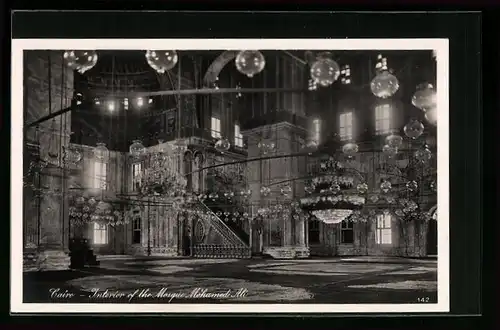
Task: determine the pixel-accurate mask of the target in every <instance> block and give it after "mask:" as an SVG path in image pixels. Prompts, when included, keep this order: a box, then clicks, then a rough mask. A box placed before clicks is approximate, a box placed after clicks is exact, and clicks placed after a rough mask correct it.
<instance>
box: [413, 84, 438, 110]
mask: <svg viewBox="0 0 500 330" xmlns="http://www.w3.org/2000/svg"><path fill="white" fill-rule="evenodd" d="M411 104H413V105H414V106H415V107H417V108H419V109H420V110H424V111H426V110H427V109H431V108H435V107H436V90H435V89H434V86H433V85H432V84H429V83H424V84H420V85H418V86H417V88H416V91H415V94H413V97H412V98H411Z"/></svg>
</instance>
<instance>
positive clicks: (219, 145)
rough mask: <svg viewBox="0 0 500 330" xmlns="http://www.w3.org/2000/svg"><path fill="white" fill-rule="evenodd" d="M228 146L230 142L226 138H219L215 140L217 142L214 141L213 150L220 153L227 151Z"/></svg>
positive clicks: (229, 146)
mask: <svg viewBox="0 0 500 330" xmlns="http://www.w3.org/2000/svg"><path fill="white" fill-rule="evenodd" d="M229 148H231V143H230V142H229V140H228V139H226V138H221V139H219V140H217V142H215V150H217V151H218V152H220V153H224V152H226V151H228V150H229Z"/></svg>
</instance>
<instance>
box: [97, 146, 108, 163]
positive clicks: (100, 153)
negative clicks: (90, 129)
mask: <svg viewBox="0 0 500 330" xmlns="http://www.w3.org/2000/svg"><path fill="white" fill-rule="evenodd" d="M108 153H109V150H108V148H106V144H105V143H102V142H99V143H97V145H96V147H95V148H94V157H95V158H96V159H98V160H105V159H107V157H108Z"/></svg>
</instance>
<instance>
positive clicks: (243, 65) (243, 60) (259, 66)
mask: <svg viewBox="0 0 500 330" xmlns="http://www.w3.org/2000/svg"><path fill="white" fill-rule="evenodd" d="M235 63H236V68H237V69H238V71H239V72H241V73H243V74H244V75H246V76H247V77H248V78H252V77H253V76H254V75H256V74H258V73H260V72H261V71H262V70H264V67H265V66H266V59H265V58H264V55H262V53H261V52H260V51H258V50H242V51H240V52H239V53H238V55H237V56H236V59H235Z"/></svg>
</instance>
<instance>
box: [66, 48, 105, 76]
mask: <svg viewBox="0 0 500 330" xmlns="http://www.w3.org/2000/svg"><path fill="white" fill-rule="evenodd" d="M63 57H64V61H65V63H66V65H67V66H68V67H69V68H71V69H72V70H76V71H78V72H79V73H82V74H83V73H85V72H86V71H88V70H90V69H92V68H93V67H94V66H95V65H96V63H97V58H98V56H97V52H96V51H95V50H67V51H65V52H64V55H63Z"/></svg>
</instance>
